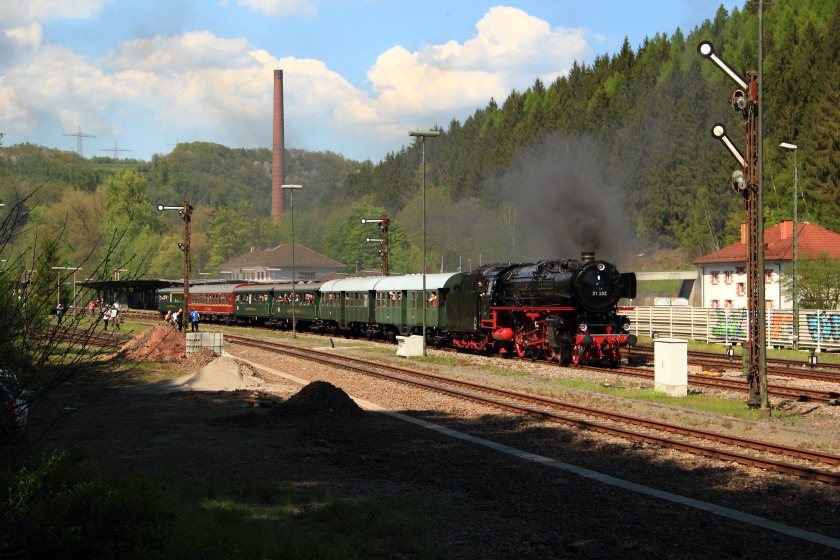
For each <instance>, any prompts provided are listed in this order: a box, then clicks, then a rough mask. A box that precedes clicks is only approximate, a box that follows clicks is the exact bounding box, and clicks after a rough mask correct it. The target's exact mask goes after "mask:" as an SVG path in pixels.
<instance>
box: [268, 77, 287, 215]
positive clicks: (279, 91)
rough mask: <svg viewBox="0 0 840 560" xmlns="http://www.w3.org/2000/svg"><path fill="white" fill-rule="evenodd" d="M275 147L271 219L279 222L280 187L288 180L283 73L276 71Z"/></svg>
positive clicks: (280, 213) (272, 170)
mask: <svg viewBox="0 0 840 560" xmlns="http://www.w3.org/2000/svg"><path fill="white" fill-rule="evenodd" d="M273 131H274V135H273V140H274V145H273V154H272V158H271V218H272V219H273V220H274V221H275V222H278V221H280V218H281V217H282V216H283V191H282V190H281V189H280V186H281V185H282V184H283V182H284V181H285V180H286V170H285V168H284V166H283V150H284V149H285V141H284V136H283V71H282V70H275V71H274V129H273Z"/></svg>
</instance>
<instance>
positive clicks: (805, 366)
mask: <svg viewBox="0 0 840 560" xmlns="http://www.w3.org/2000/svg"><path fill="white" fill-rule="evenodd" d="M630 357H631V358H635V359H636V360H639V359H641V360H643V361H645V362H651V361H652V360H653V348H651V347H650V346H636V347H634V348H633V349H632V351H631V352H630ZM688 362H689V363H690V364H691V365H697V366H701V367H706V368H711V369H735V368H737V369H740V368H741V367H742V366H741V357H740V356H733V357H732V358H731V359H730V358H729V357H728V356H722V355H721V354H716V353H714V352H699V351H696V350H692V351H690V352H689V353H688ZM767 373H768V375H780V376H785V377H793V378H796V379H811V380H814V381H825V382H831V383H840V367H838V366H837V365H835V364H825V363H824V364H819V365H814V364H811V363H809V362H803V361H800V360H780V359H768V360H767Z"/></svg>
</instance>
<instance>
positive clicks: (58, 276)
mask: <svg viewBox="0 0 840 560" xmlns="http://www.w3.org/2000/svg"><path fill="white" fill-rule="evenodd" d="M51 268H52V269H53V270H55V271H56V292H55V305H56V306H58V304H59V303H61V271H62V270H72V271H73V301H72V302H71V303H70V304H69V305H68V306H67V307H68V309H69V307H70V305H75V304H76V272H78V271H80V270H82V269H81V268H79V267H78V266H53V267H51Z"/></svg>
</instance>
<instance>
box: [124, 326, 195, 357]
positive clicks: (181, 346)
mask: <svg viewBox="0 0 840 560" xmlns="http://www.w3.org/2000/svg"><path fill="white" fill-rule="evenodd" d="M186 355H187V341H186V340H185V338H184V335H183V333H180V332H178V328H177V327H175V326H174V325H158V326H156V327H154V328H151V329H148V330H145V331H143V332H142V333H140V334H139V335H138V336H137V337H136V338H133V339H132V340H130V341H128V342H126V343H125V344H124V345H123V346H122V347H121V348H120V349H119V350H118V351H117V353H116V354H114V357H116V358H120V359H125V360H131V361H133V362H177V361H179V360H182V359H184V358H185V357H186Z"/></svg>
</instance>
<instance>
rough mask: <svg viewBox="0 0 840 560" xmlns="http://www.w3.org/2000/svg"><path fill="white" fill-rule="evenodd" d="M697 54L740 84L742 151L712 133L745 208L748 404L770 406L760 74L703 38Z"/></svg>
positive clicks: (717, 128)
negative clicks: (738, 68) (728, 157)
mask: <svg viewBox="0 0 840 560" xmlns="http://www.w3.org/2000/svg"><path fill="white" fill-rule="evenodd" d="M697 51H698V52H699V53H700V56H702V57H704V58H708V59H709V60H711V61H712V62H714V63H715V64H716V65H717V66H718V68H720V69H721V70H722V71H723V72H724V73H725V74H726V75H727V76H728V77H729V78H730V79H732V81H734V82H735V83H736V84H737V85H738V86H739V88H740V89H736V90H735V91H734V92H733V93H732V98H731V100H730V103H731V106H732V108H733V109H734V110H735V111H737V112H738V113H739V115H740V118H741V121H742V122H743V123H744V143H745V145H746V155H743V154H741V152H740V151H739V150H738V148H737V147H735V145H734V144H733V143H732V141H731V140H730V139H729V137H728V136H726V127H725V126H724V125H722V124H720V123H716V124H715V125H714V126H713V127H712V136H713V137H715V138H717V139H718V140H720V141H721V142H722V143H723V145H724V146H725V147H726V149H727V150H729V152H730V153H731V154H732V156H733V157H734V158H735V159H736V160H737V161H738V163H739V164H741V169H740V170H737V171H735V172H734V173H733V174H732V188H733V189H734V190H735V192H737V193H738V194H739V195H741V197H742V198H743V199H744V203H745V206H746V210H747V224H748V225H747V230H748V231H747V289H748V293H747V322H748V328H747V331H748V332H747V337H748V338H747V350H748V362H747V372H746V373H747V381H748V382H749V385H750V388H749V397H748V398H747V404H748V405H749V406H751V407H756V408H757V407H759V406H760V407H761V408H762V409H764V410H769V408H768V402H767V370H766V364H767V361H766V356H765V352H766V343H765V338H766V332H765V329H764V325H765V319H764V316H765V311H764V227H763V226H764V223H763V222H764V220H763V218H762V206H763V200H762V193H761V188H762V185H761V174H760V170H759V166H760V161H759V143H760V133H759V130H758V126H759V121H760V119H759V118H758V116H759V97H760V95H759V78H758V72H756V71H754V70H751V71H750V72H747V78H746V79H745V78H743V77H742V76H741V75H740V74H738V73H737V72H735V70H733V69H732V68H731V67H730V66H729V65H728V64H726V62H724V61H723V60H721V59H720V58H719V57H718V56H717V54H715V49H714V47H713V46H712V44H711V43H710V42H708V41H703V42H702V43H700V45H698V47H697Z"/></svg>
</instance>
